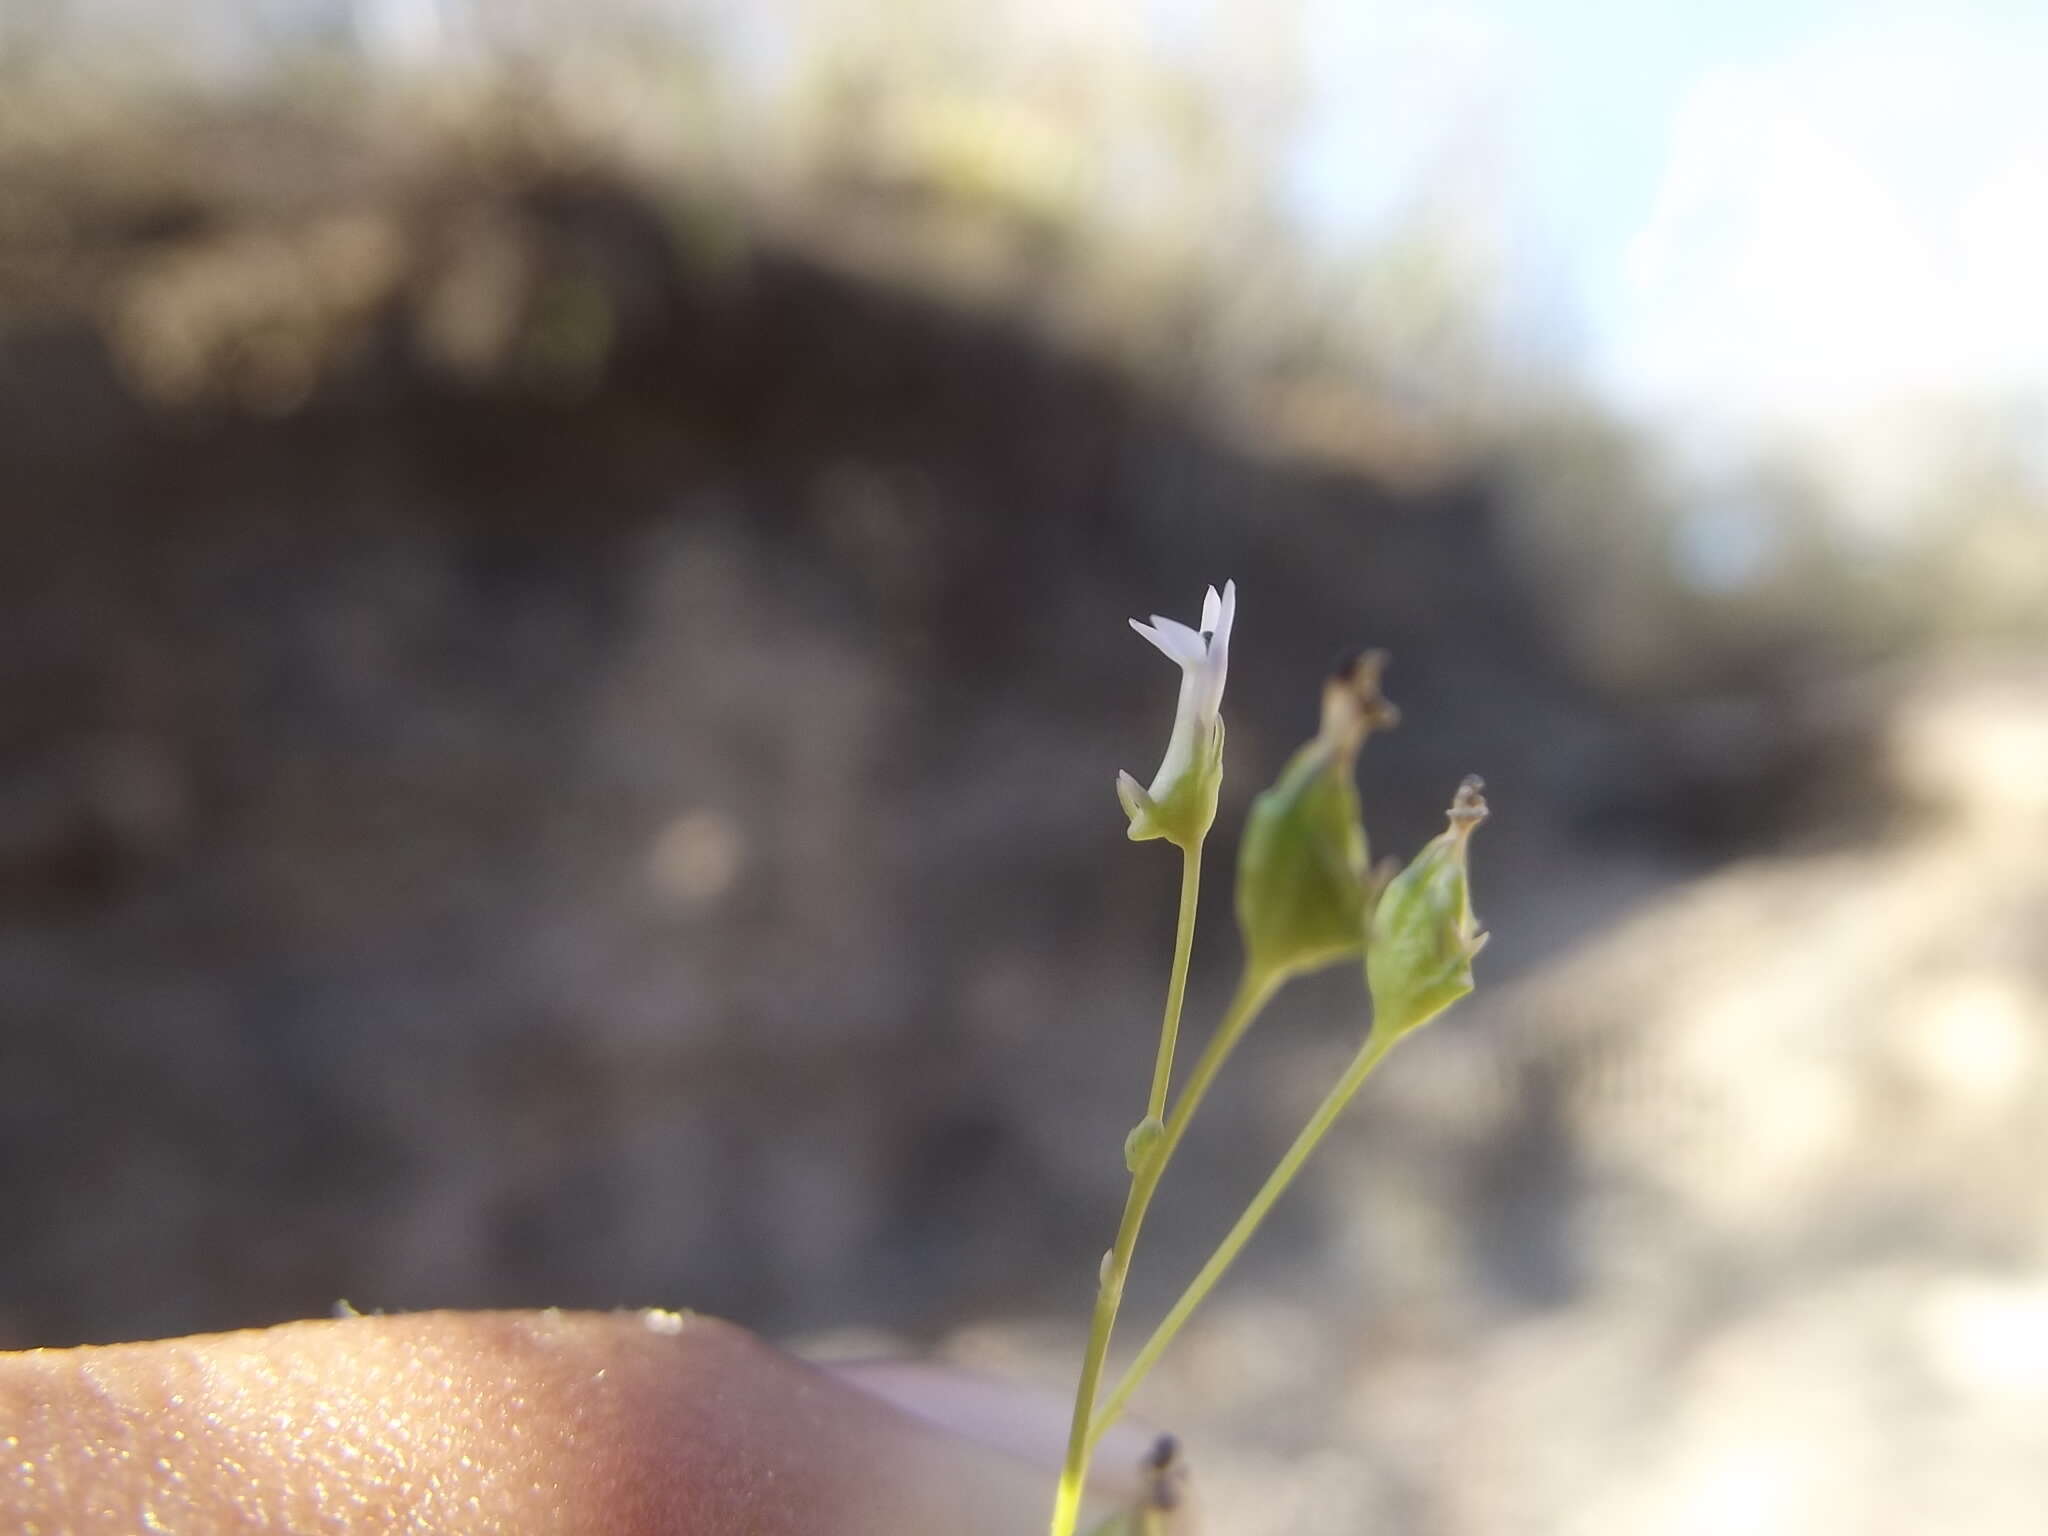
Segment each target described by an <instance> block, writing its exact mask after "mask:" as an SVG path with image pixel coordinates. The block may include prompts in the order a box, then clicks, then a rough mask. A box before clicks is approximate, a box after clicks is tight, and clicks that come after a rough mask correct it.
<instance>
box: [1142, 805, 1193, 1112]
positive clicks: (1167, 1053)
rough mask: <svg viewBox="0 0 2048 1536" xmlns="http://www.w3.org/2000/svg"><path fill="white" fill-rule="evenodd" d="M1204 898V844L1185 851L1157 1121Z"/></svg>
mask: <svg viewBox="0 0 2048 1536" xmlns="http://www.w3.org/2000/svg"><path fill="white" fill-rule="evenodd" d="M1201 897H1202V845H1201V844H1200V843H1199V842H1195V843H1190V844H1188V846H1187V847H1185V848H1183V849H1182V850H1181V869H1180V922H1179V923H1178V925H1177V926H1176V928H1175V930H1174V935H1173V974H1172V975H1171V976H1169V977H1168V978H1167V982H1166V1016H1165V1017H1164V1018H1163V1019H1161V1020H1160V1023H1159V1060H1158V1062H1157V1064H1155V1065H1154V1066H1153V1068H1152V1093H1151V1095H1150V1097H1148V1098H1147V1099H1146V1100H1145V1114H1146V1115H1147V1117H1149V1118H1150V1119H1153V1120H1164V1119H1165V1118H1166V1090H1167V1088H1168V1086H1169V1085H1170V1084H1171V1082H1172V1080H1173V1047H1174V1042H1175V1041H1177V1040H1178V1039H1179V1038H1180V1010H1181V1004H1182V1003H1183V1002H1185V1001H1186V1000H1187V995H1188V957H1189V956H1190V955H1192V954H1193V953H1194V948H1195V908H1196V907H1197V906H1198V905H1199V904H1200V903H1201Z"/></svg>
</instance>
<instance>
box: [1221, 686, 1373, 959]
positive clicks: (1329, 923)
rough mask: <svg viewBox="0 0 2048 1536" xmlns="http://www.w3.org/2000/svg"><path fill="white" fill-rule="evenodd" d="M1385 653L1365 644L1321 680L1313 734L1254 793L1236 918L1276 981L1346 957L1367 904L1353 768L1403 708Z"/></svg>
mask: <svg viewBox="0 0 2048 1536" xmlns="http://www.w3.org/2000/svg"><path fill="white" fill-rule="evenodd" d="M1385 666H1386V654H1385V653H1384V652H1382V651H1368V652H1366V653H1365V654H1364V655H1361V656H1359V657H1358V658H1357V659H1356V660H1354V661H1352V662H1351V663H1349V664H1348V665H1346V666H1345V667H1343V668H1341V669H1340V670H1339V671H1338V672H1337V673H1336V674H1335V675H1334V676H1332V677H1331V678H1330V679H1329V681H1328V682H1327V683H1325V684H1324V685H1323V716H1322V726H1321V729H1320V730H1318V731H1317V733H1316V736H1315V739H1314V740H1313V741H1311V742H1309V743H1308V744H1307V745H1306V746H1304V747H1303V748H1302V749H1301V750H1300V751H1299V752H1296V753H1295V754H1294V757H1293V759H1292V760H1291V761H1290V762H1289V763H1288V764H1287V767H1286V768H1285V769H1284V770H1283V771H1282V772H1281V775H1280V777H1279V778H1278V779H1276V780H1275V781H1274V783H1273V785H1272V787H1271V788H1270V789H1267V790H1266V791H1265V792H1264V793H1262V794H1261V795H1260V796H1259V797H1258V798H1257V799H1256V800H1254V801H1253V802H1252V808H1251V814H1250V816H1249V818H1248V819H1247V821H1246V823H1245V831H1244V841H1243V843H1242V845H1241V847H1240V848H1239V851H1238V861H1237V920H1238V927H1239V928H1240V930H1241V931H1242V933H1243V935H1244V946H1245V970H1246V974H1247V975H1249V976H1254V977H1260V978H1264V979H1270V980H1273V981H1278V980H1281V979H1284V978H1285V977H1288V976H1293V975H1298V974H1300V973H1302V972H1304V971H1312V970H1316V969H1319V968H1320V967H1322V966H1325V965H1330V964H1332V963H1334V962H1336V961H1338V960H1343V959H1347V958H1349V957H1350V956H1352V955H1355V954H1357V953H1358V951H1359V949H1360V947H1361V946H1362V945H1363V944H1364V943H1365V924H1366V912H1367V910H1368V908H1369V907H1370V905H1371V890H1372V883H1371V877H1370V874H1369V871H1368V867H1367V851H1366V837H1365V823H1364V820H1363V818H1362V816H1361V814H1360V811H1359V801H1358V789H1357V787H1356V785H1355V784H1354V783H1353V782H1352V770H1353V768H1354V766H1355V765H1356V763H1357V761H1358V753H1359V749H1360V748H1361V747H1362V746H1364V744H1365V739H1366V737H1367V736H1369V735H1370V734H1371V733H1372V732H1373V731H1374V730H1384V729H1386V728H1387V727H1389V726H1392V725H1393V724H1395V723H1396V722H1397V721H1398V720H1399V718H1400V715H1399V712H1398V711H1397V710H1396V709H1395V708H1394V706H1393V705H1392V704H1391V703H1389V702H1388V701H1387V700H1386V698H1385V697H1384V696H1383V695H1382V694H1381V693H1380V674H1381V672H1382V671H1383V670H1384V668H1385Z"/></svg>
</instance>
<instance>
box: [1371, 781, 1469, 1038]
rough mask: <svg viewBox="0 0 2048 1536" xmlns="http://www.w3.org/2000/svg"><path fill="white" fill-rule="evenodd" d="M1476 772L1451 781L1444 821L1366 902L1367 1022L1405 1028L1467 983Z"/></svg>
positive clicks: (1443, 1005) (1415, 1024)
mask: <svg viewBox="0 0 2048 1536" xmlns="http://www.w3.org/2000/svg"><path fill="white" fill-rule="evenodd" d="M1482 788H1484V786H1483V785H1482V784H1481V783H1480V782H1479V780H1478V779H1476V778H1468V779H1467V780H1465V782H1464V783H1463V784H1461V785H1459V786H1458V794H1457V798H1456V799H1455V800H1454V801H1453V802H1452V804H1451V809H1450V812H1449V817H1450V825H1449V827H1448V828H1446V829H1445V830H1444V831H1443V832H1442V833H1440V834H1439V835H1438V836H1436V837H1435V838H1433V839H1431V841H1430V843H1429V845H1428V846H1427V847H1425V848H1424V849H1423V850H1422V852H1420V853H1418V854H1417V855H1416V856H1415V859H1414V862H1413V863H1411V864H1410V865H1409V866H1408V867H1407V868H1406V869H1404V870H1402V871H1401V873H1400V874H1398V875H1396V876H1395V877H1394V878H1393V880H1392V882H1390V883H1389V884H1388V886H1387V888H1386V891H1385V892H1384V893H1383V894H1382V895H1381V897H1380V899H1379V905H1378V906H1377V907H1376V908H1375V909H1374V910H1373V917H1372V937H1371V941H1370V942H1369V943H1368V944H1367V945H1366V951H1365V981H1366V985H1367V986H1368V987H1369V988H1370V989H1371V991H1372V1007H1373V1028H1374V1029H1375V1030H1393V1031H1394V1032H1395V1033H1397V1034H1406V1033H1408V1032H1409V1031H1410V1030H1413V1029H1419V1028H1420V1027H1421V1026H1422V1025H1424V1024H1427V1023H1428V1022H1429V1021H1430V1020H1431V1019H1433V1018H1435V1017H1436V1016H1437V1015H1438V1014H1439V1013H1442V1012H1443V1011H1444V1009H1446V1008H1448V1007H1450V1006H1451V1004H1453V1003H1455V1002H1456V1001H1457V1000H1458V999H1459V998H1461V997H1463V996H1464V995H1465V994H1466V993H1468V992H1470V991H1471V990H1472V957H1473V956H1474V955H1476V954H1478V953H1479V951H1480V950H1481V949H1482V948H1484V947H1485V944H1486V935H1485V934H1484V933H1482V932H1480V930H1479V925H1478V924H1477V923H1476V922H1475V921H1474V920H1473V917H1472V893H1471V888H1470V885H1469V883H1468V880H1467V871H1466V862H1467V854H1468V845H1469V844H1470V842H1471V840H1472V832H1473V829H1474V828H1476V827H1477V826H1478V825H1479V823H1480V822H1482V821H1484V820H1485V819H1486V801H1485V799H1484V797H1482V796H1481V794H1480V790H1481V789H1482Z"/></svg>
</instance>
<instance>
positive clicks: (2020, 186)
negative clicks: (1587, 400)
mask: <svg viewBox="0 0 2048 1536" xmlns="http://www.w3.org/2000/svg"><path fill="white" fill-rule="evenodd" d="M1308 35H1309V37H1310V38H1311V39H1312V40H1313V46H1312V48H1311V49H1310V53H1309V56H1310V58H1311V59H1312V61H1313V68H1314V78H1315V82H1316V88H1315V91H1314V94H1313V97H1312V105H1311V109H1310V114H1309V117H1308V120H1307V121H1306V122H1305V123H1304V125H1303V134H1302V138H1301V141H1300V144H1299V146H1298V151H1297V153H1298V159H1297V161H1296V165H1295V174H1296V178H1297V190H1296V196H1297V197H1298V198H1299V199H1300V202H1301V206H1302V207H1303V208H1304V209H1305V210H1306V211H1307V212H1308V213H1309V214H1310V215H1311V216H1312V217H1313V218H1315V219H1316V220H1317V221H1318V222H1321V223H1326V224H1328V225H1330V226H1332V227H1336V228H1340V229H1341V228H1344V227H1346V226H1360V227H1367V228H1369V227H1370V226H1371V225H1372V224H1373V223H1374V222H1375V221H1376V220H1381V219H1385V218H1388V217H1395V216H1398V214H1399V211H1400V208H1401V206H1402V204H1403V202H1404V200H1406V199H1410V198H1412V197H1413V196H1414V195H1415V193H1416V191H1417V187H1416V185H1415V183H1416V180H1417V178H1418V176H1420V177H1424V178H1426V177H1428V176H1430V175H1432V174H1439V175H1442V174H1448V176H1449V178H1450V180H1451V182H1452V183H1453V192H1454V195H1456V187H1455V183H1456V182H1457V181H1458V180H1459V179H1460V178H1461V177H1463V178H1471V180H1472V181H1473V182H1474V183H1475V185H1474V186H1473V187H1472V189H1471V190H1472V191H1473V192H1475V193H1478V194H1479V195H1480V196H1482V197H1483V196H1486V195H1489V194H1490V193H1493V192H1496V191H1498V192H1501V193H1504V194H1505V195H1504V196H1502V197H1500V199H1499V201H1498V203H1497V205H1496V206H1497V207H1498V208H1499V210H1500V213H1499V217H1500V219H1501V223H1500V225H1499V226H1498V228H1497V229H1496V230H1495V231H1494V234H1495V236H1496V238H1498V240H1499V241H1500V242H1501V244H1502V254H1503V264H1504V268H1505V272H1504V275H1505V277H1506V279H1507V281H1508V283H1509V290H1510V291H1509V300H1510V302H1509V308H1508V321H1509V324H1510V325H1511V326H1513V327H1514V328H1516V329H1517V330H1518V331H1519V332H1521V334H1522V339H1523V340H1524V341H1525V342H1530V341H1533V342H1535V343H1537V344H1538V345H1541V346H1544V347H1548V348H1555V349H1559V350H1562V351H1563V352H1565V353H1566V354H1567V355H1569V356H1570V357H1571V359H1572V360H1574V361H1576V362H1577V363H1578V364H1580V365H1581V366H1582V367H1583V368H1584V369H1585V370H1586V371H1587V372H1588V374H1589V375H1590V377H1592V378H1593V379H1594V380H1595V381H1596V382H1598V383H1599V384H1601V385H1603V386H1604V387H1605V388H1606V389H1607V390H1608V391H1609V392H1611V394H1612V395H1613V396H1614V397H1615V398H1616V399H1617V401H1618V402H1619V403H1622V404H1624V405H1630V406H1635V407H1641V408H1645V409H1649V410H1652V411H1657V412H1660V413H1662V412H1669V411H1674V410H1687V411H1699V412H1704V413H1706V414H1708V415H1709V416H1714V417H1722V418H1726V419H1727V420H1728V421H1729V423H1730V424H1731V425H1737V426H1742V425H1753V424H1755V423H1756V422H1758V421H1759V420H1760V419H1762V418H1773V419H1783V418H1784V417H1786V416H1787V415H1791V416H1796V417H1821V418H1824V417H1828V416H1831V415H1835V414H1838V413H1843V412H1854V411H1859V410H1862V409H1865V408H1868V407H1871V406H1878V405H1884V404H1887V403H1890V402H1892V401H1894V400H1897V399H1899V398H1901V397H1913V396H1919V395H1923V394H1930V393H1931V394H1937V395H1941V394H1948V393H1951V392H1954V391H1957V390H1961V391H1967V392H1976V391H1980V390H1982V391H1991V392H1997V393H2000V394H2007V393H2011V394H2025V393H2030V392H2039V391H2042V390H2048V304H2043V303H2042V302H2041V285H2042V282H2043V276H2044V274H2048V101H2044V83H2048V5H2042V4H2040V3H2038V0H2032V3H2029V0H2010V3H2005V4H1998V3H1984V4H1967V3H1949V4H1942V3H1938V0H1922V3H1918V4H1904V5H1882V4H1869V3H1863V4H1858V3H1853V0H1723V3H1717V4H1712V5H1678V4H1651V5H1637V4H1628V3H1623V0H1452V3H1442V4H1422V5H1391V4H1387V5H1358V4H1355V3H1347V0H1315V4H1314V6H1313V8H1312V9H1311V11H1310V13H1309V16H1308ZM1489 157H1498V159H1499V162H1500V163H1498V164H1496V165H1487V164H1485V163H1484V162H1485V161H1486V160H1487V159H1488V158H1489ZM1475 162H1477V163H1475ZM1488 183H1491V184H1492V185H1491V186H1489V185H1488Z"/></svg>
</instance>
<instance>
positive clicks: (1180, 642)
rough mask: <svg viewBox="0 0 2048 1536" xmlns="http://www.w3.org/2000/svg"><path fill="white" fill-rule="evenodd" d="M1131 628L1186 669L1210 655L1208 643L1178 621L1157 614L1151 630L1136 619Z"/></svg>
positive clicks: (1153, 618) (1153, 616) (1153, 617)
mask: <svg viewBox="0 0 2048 1536" xmlns="http://www.w3.org/2000/svg"><path fill="white" fill-rule="evenodd" d="M1131 628H1133V629H1135V630H1136V631H1137V632H1138V633H1139V634H1141V635H1143V636H1144V637H1145V638H1146V639H1147V640H1150V641H1151V642H1152V643H1153V644H1154V645H1156V646H1158V647H1159V649H1160V650H1162V651H1164V652H1165V653H1166V654H1167V655H1169V656H1171V657H1172V658H1173V659H1174V660H1175V661H1177V662H1179V663H1180V664H1181V665H1182V666H1184V667H1191V666H1194V665H1196V664H1197V663H1199V662H1200V661H1201V660H1202V658H1203V657H1205V656H1207V655H1208V654H1209V643H1208V641H1206V640H1204V639H1203V638H1202V637H1201V636H1200V635H1198V634H1196V633H1195V631H1193V630H1192V629H1189V628H1188V627H1187V625H1185V624H1183V623H1181V622H1180V620H1178V619H1169V618H1167V617H1165V616H1164V615H1163V614H1157V613H1155V614H1153V615H1152V623H1151V626H1150V627H1149V628H1148V627H1147V626H1145V625H1143V624H1140V623H1139V622H1138V621H1137V620H1136V619H1133V620H1131Z"/></svg>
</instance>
